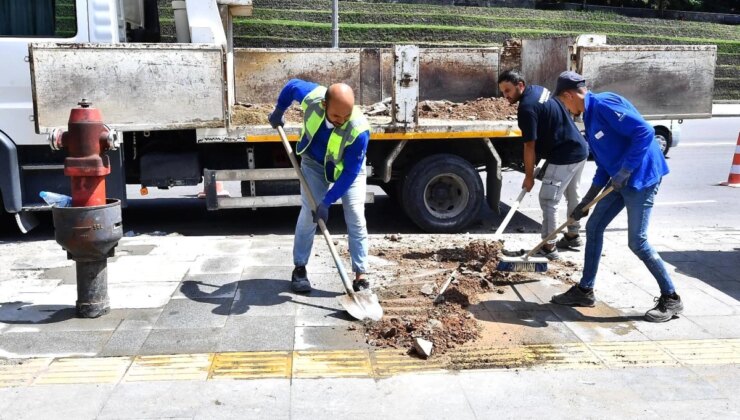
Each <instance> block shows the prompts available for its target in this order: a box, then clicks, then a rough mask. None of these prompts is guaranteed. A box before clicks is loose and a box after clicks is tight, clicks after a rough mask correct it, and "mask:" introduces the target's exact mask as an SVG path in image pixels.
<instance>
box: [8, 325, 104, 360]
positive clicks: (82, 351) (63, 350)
mask: <svg viewBox="0 0 740 420" xmlns="http://www.w3.org/2000/svg"><path fill="white" fill-rule="evenodd" d="M111 334H113V331H64V332H28V333H11V332H4V333H3V334H0V353H1V354H3V355H4V356H5V357H13V356H14V355H17V356H22V357H31V356H35V357H46V356H48V357H61V356H71V355H75V356H93V355H95V354H97V353H98V352H100V350H102V348H103V346H104V345H105V343H106V342H107V341H108V339H109V338H110V336H111Z"/></svg>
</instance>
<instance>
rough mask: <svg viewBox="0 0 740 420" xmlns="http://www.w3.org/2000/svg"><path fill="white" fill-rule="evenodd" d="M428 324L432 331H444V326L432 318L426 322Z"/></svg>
mask: <svg viewBox="0 0 740 420" xmlns="http://www.w3.org/2000/svg"><path fill="white" fill-rule="evenodd" d="M428 324H429V328H431V329H433V330H440V331H443V330H444V329H445V325H444V324H443V323H442V321H440V320H438V319H434V318H432V319H430V320H429V321H428Z"/></svg>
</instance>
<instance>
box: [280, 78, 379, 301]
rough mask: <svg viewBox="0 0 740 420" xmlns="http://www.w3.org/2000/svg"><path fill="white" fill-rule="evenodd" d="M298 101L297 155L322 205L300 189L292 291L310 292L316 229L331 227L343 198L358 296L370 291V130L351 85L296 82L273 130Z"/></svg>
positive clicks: (285, 95) (290, 86)
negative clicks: (332, 215) (321, 224)
mask: <svg viewBox="0 0 740 420" xmlns="http://www.w3.org/2000/svg"><path fill="white" fill-rule="evenodd" d="M293 101H297V102H298V103H300V104H301V109H302V110H303V113H304V115H303V128H302V130H301V138H300V141H299V142H298V145H297V151H296V153H297V154H298V155H300V156H301V172H302V173H303V176H304V177H305V178H306V181H307V184H308V185H309V188H310V189H311V193H312V194H313V197H315V198H316V199H317V203H316V204H317V208H316V211H314V210H313V208H312V206H311V204H310V200H309V199H308V197H307V196H306V191H305V190H304V188H303V186H301V200H302V207H301V212H300V214H299V215H298V222H297V223H296V228H295V239H294V242H293V264H294V265H295V269H294V270H293V274H292V276H291V287H292V289H293V291H295V292H303V293H306V292H310V291H311V283H310V282H309V280H308V275H307V273H306V264H308V259H309V257H310V256H311V248H312V247H313V240H314V236H315V234H316V224H317V222H318V220H319V219H321V220H323V221H324V223H326V222H327V220H328V219H329V207H330V206H331V205H332V204H333V203H334V202H335V201H337V200H339V199H340V198H341V199H342V206H343V209H344V220H345V222H346V224H347V230H348V233H349V253H350V257H351V260H352V270H353V271H354V272H355V279H354V282H353V284H352V289H354V291H356V292H357V291H360V290H365V289H368V288H369V287H370V285H369V283H368V281H367V279H366V278H365V273H366V272H367V255H368V239H367V224H366V222H365V193H366V188H367V178H366V172H365V152H366V151H367V144H368V141H369V140H370V124H369V123H368V122H367V119H365V117H364V116H363V115H362V111H361V110H360V109H359V108H358V107H355V106H354V104H355V96H354V92H353V91H352V88H350V87H349V86H347V85H346V84H344V83H336V84H333V85H331V86H329V87H328V88H326V87H324V86H320V85H318V84H316V83H312V82H307V81H304V80H299V79H292V80H290V81H289V82H288V83H287V84H286V85H285V87H283V89H282V91H281V92H280V95H279V96H278V100H277V104H276V105H275V110H274V111H273V112H272V113H271V114H270V115H269V116H268V120H269V121H270V125H271V126H272V127H273V128H277V127H278V126H283V125H284V124H285V119H284V114H285V110H287V109H288V108H289V107H290V105H291V104H292V103H293ZM332 184H333V185H332ZM318 200H320V201H318Z"/></svg>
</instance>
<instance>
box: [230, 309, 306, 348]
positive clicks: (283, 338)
mask: <svg viewBox="0 0 740 420" xmlns="http://www.w3.org/2000/svg"><path fill="white" fill-rule="evenodd" d="M294 321H295V320H294V318H293V317H292V316H250V317H243V316H240V317H234V316H232V317H229V320H228V321H227V322H226V326H225V327H224V328H223V329H222V330H221V336H220V338H219V341H218V345H217V346H216V350H215V351H219V352H229V351H268V350H293V340H294V334H295V332H294V327H295V324H294Z"/></svg>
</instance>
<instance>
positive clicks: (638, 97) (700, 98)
mask: <svg viewBox="0 0 740 420" xmlns="http://www.w3.org/2000/svg"><path fill="white" fill-rule="evenodd" d="M716 58H717V47H716V46H714V45H709V46H706V45H687V46H684V45H659V46H654V45H602V46H586V47H581V48H580V49H579V53H578V70H579V72H580V73H581V74H583V76H584V77H585V78H586V83H587V85H588V87H589V88H590V89H592V90H594V91H596V92H605V91H608V92H614V93H618V94H620V95H622V96H625V97H626V98H628V99H629V100H630V102H632V103H633V104H634V105H635V107H637V109H638V110H639V111H640V113H642V114H643V116H645V118H648V119H671V118H709V117H711V115H712V95H713V90H714V69H715V62H716Z"/></svg>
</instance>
